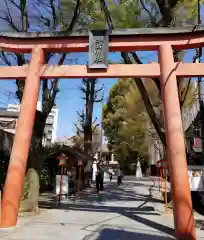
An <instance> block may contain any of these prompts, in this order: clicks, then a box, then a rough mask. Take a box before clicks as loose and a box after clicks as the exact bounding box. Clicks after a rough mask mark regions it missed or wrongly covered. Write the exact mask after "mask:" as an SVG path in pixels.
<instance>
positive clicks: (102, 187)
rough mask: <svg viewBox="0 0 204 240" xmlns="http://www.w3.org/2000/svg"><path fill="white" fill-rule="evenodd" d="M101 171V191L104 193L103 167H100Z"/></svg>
mask: <svg viewBox="0 0 204 240" xmlns="http://www.w3.org/2000/svg"><path fill="white" fill-rule="evenodd" d="M99 170H100V176H101V179H100V191H103V189H104V186H103V182H104V166H103V165H101V166H100V167H99Z"/></svg>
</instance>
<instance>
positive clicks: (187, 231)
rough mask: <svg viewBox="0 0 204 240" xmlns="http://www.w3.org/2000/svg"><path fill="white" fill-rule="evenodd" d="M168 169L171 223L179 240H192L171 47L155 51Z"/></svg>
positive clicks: (180, 122) (189, 198) (189, 203)
mask: <svg viewBox="0 0 204 240" xmlns="http://www.w3.org/2000/svg"><path fill="white" fill-rule="evenodd" d="M159 60H160V70H161V80H160V81H161V90H162V97H163V107H164V120H165V130H166V145H167V158H168V166H169V170H170V176H171V190H172V199H173V211H174V224H175V230H176V236H177V237H178V238H179V239H186V240H194V239H196V236H195V228H194V218H193V211H192V201H191V195H190V186H189V180H188V169H187V163H186V153H185V143H184V136H183V126H182V120H181V111H180V103H179V97H178V87H177V79H176V73H175V71H176V69H175V64H174V58H173V51H172V47H171V45H169V44H163V45H161V46H160V48H159Z"/></svg>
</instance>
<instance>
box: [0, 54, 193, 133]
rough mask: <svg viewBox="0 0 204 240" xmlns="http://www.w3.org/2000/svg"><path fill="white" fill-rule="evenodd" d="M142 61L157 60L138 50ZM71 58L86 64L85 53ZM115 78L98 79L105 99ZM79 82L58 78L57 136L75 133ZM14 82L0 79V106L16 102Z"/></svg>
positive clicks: (114, 58)
mask: <svg viewBox="0 0 204 240" xmlns="http://www.w3.org/2000/svg"><path fill="white" fill-rule="evenodd" d="M139 55H140V56H141V59H142V61H143V62H145V63H147V62H148V61H157V55H156V52H139ZM192 56H193V51H188V52H186V54H185V61H188V62H191V61H192ZM69 58H70V59H71V60H69V61H67V62H66V64H74V63H73V62H76V64H86V62H87V60H88V54H87V53H76V54H71V56H70V57H69ZM109 59H110V60H112V61H114V62H117V61H119V60H120V53H109ZM72 61H73V62H72ZM71 62H72V63H71ZM116 81H117V79H99V83H98V85H99V86H101V85H102V84H104V95H105V99H107V97H108V94H109V90H110V88H111V87H112V86H113V85H114V83H115V82H116ZM80 84H81V79H62V80H60V92H59V93H58V95H57V99H56V104H57V108H58V109H59V120H58V129H57V136H58V137H63V136H72V135H74V134H75V127H74V122H76V121H77V113H76V111H77V110H81V109H82V108H83V106H84V104H83V100H82V99H81V97H82V93H81V92H80V90H79V89H78V87H79V86H80ZM15 89H16V86H15V82H14V81H13V80H9V81H4V80H3V81H0V107H6V106H7V105H8V103H13V102H17V100H16V99H15V97H12V96H11V97H9V95H8V93H9V92H13V95H14V96H15V94H14V93H15ZM101 108H102V104H101V103H98V104H95V106H94V116H95V117H97V118H98V122H99V123H100V121H101Z"/></svg>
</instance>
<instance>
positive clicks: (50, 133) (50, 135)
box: [7, 101, 59, 146]
mask: <svg viewBox="0 0 204 240" xmlns="http://www.w3.org/2000/svg"><path fill="white" fill-rule="evenodd" d="M41 109H42V104H41V102H40V101H38V103H37V110H39V111H41ZM7 111H8V112H19V111H20V104H9V105H8V108H7ZM58 111H59V110H58V109H57V108H56V107H53V108H52V110H51V112H50V114H49V116H48V117H47V119H46V124H45V129H44V138H43V145H44V146H48V145H50V144H52V143H54V142H55V141H56V139H57V123H58ZM11 115H12V114H11Z"/></svg>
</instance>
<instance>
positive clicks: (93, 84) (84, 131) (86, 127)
mask: <svg viewBox="0 0 204 240" xmlns="http://www.w3.org/2000/svg"><path fill="white" fill-rule="evenodd" d="M97 83H98V79H89V78H84V79H83V80H82V85H81V86H80V88H79V89H80V91H81V92H82V94H83V100H84V102H85V104H84V109H82V111H81V112H78V116H79V122H78V124H75V126H76V129H77V135H78V136H81V135H83V145H84V147H83V148H84V151H85V153H89V154H90V155H93V142H92V138H93V135H96V134H98V132H97V130H98V129H97V127H98V124H96V120H97V118H95V119H94V120H93V110H94V104H95V103H99V102H101V101H102V98H103V96H100V93H101V91H102V89H103V87H100V88H97Z"/></svg>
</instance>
